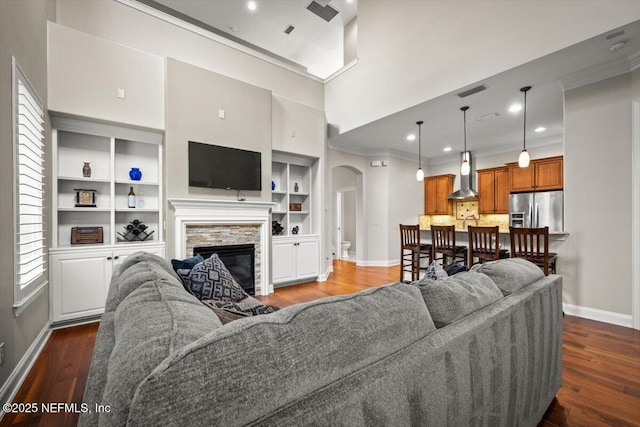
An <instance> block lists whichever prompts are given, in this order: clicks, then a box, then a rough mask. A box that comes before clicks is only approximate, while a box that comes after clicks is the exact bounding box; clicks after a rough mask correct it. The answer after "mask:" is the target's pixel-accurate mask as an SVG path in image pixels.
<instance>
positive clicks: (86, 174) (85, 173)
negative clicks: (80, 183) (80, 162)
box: [82, 162, 91, 178]
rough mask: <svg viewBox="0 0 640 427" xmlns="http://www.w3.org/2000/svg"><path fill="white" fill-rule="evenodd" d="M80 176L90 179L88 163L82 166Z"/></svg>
mask: <svg viewBox="0 0 640 427" xmlns="http://www.w3.org/2000/svg"><path fill="white" fill-rule="evenodd" d="M82 176H83V177H85V178H90V177H91V165H90V164H89V162H84V166H82Z"/></svg>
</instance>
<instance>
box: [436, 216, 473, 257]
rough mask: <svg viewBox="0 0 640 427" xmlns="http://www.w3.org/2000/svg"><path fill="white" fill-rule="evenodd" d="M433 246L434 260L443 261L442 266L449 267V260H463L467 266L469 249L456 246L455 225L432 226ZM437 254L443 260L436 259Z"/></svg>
mask: <svg viewBox="0 0 640 427" xmlns="http://www.w3.org/2000/svg"><path fill="white" fill-rule="evenodd" d="M431 245H432V247H433V248H432V252H433V259H434V260H438V259H441V260H442V265H443V266H446V265H448V262H447V261H448V258H449V257H451V258H452V260H453V261H456V260H462V262H463V263H464V265H467V255H468V252H467V247H466V246H456V230H455V226H453V225H432V226H431ZM437 254H441V255H442V257H441V258H436V257H437Z"/></svg>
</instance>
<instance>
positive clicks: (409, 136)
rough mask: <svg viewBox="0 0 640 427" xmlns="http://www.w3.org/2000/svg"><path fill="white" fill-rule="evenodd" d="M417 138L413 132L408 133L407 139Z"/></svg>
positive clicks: (413, 139)
mask: <svg viewBox="0 0 640 427" xmlns="http://www.w3.org/2000/svg"><path fill="white" fill-rule="evenodd" d="M415 140H416V135H415V134H413V133H410V134H409V135H407V141H415Z"/></svg>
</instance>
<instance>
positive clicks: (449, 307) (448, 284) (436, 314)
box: [413, 272, 502, 328]
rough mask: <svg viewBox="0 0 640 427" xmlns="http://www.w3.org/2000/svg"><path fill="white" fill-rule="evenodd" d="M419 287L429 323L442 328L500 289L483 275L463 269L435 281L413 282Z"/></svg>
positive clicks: (495, 298) (497, 295) (494, 296)
mask: <svg viewBox="0 0 640 427" xmlns="http://www.w3.org/2000/svg"><path fill="white" fill-rule="evenodd" d="M413 284H414V285H415V286H417V287H418V289H420V292H421V293H422V298H423V299H424V302H425V304H426V305H427V308H428V309H429V313H431V317H432V318H433V323H434V324H435V325H436V327H437V328H442V327H444V326H447V325H449V324H451V323H453V322H456V321H458V320H460V319H462V318H463V317H465V316H466V315H468V314H470V313H473V312H474V311H477V310H480V309H481V308H483V307H486V306H488V305H490V304H493V303H494V302H496V301H498V300H499V299H501V298H502V293H501V292H500V289H498V287H497V286H496V284H495V283H493V281H492V280H491V279H490V278H489V277H487V276H486V275H484V274H481V273H472V272H464V273H459V274H456V275H455V276H450V277H447V278H444V279H439V280H430V279H423V280H420V281H418V282H414V283H413Z"/></svg>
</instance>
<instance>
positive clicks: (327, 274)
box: [316, 265, 333, 282]
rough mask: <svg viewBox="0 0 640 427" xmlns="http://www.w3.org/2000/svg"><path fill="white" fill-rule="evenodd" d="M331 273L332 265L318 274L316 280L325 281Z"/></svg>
mask: <svg viewBox="0 0 640 427" xmlns="http://www.w3.org/2000/svg"><path fill="white" fill-rule="evenodd" d="M331 273H333V265H330V266H328V267H327V270H326V271H325V272H324V273H322V274H321V275H319V276H318V278H317V279H316V282H326V281H327V279H328V278H329V275H330V274H331Z"/></svg>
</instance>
